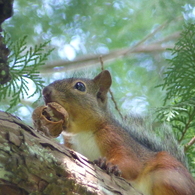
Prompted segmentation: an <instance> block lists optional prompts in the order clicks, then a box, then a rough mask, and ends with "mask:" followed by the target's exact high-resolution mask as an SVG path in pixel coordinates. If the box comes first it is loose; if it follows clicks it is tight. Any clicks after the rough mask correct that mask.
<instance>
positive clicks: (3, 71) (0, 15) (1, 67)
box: [0, 0, 13, 84]
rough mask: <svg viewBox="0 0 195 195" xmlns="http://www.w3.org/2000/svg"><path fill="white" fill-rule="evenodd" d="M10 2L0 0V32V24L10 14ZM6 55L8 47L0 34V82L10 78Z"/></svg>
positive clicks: (2, 82) (10, 0)
mask: <svg viewBox="0 0 195 195" xmlns="http://www.w3.org/2000/svg"><path fill="white" fill-rule="evenodd" d="M12 4H13V0H0V32H1V31H2V29H1V24H2V23H3V22H4V20H6V19H7V18H9V17H11V16H12V12H13V11H12ZM8 55H9V49H8V48H6V45H5V44H4V43H3V40H2V36H1V35H0V84H5V83H7V82H8V81H9V80H10V79H11V76H10V73H9V65H8V63H7V56H8Z"/></svg>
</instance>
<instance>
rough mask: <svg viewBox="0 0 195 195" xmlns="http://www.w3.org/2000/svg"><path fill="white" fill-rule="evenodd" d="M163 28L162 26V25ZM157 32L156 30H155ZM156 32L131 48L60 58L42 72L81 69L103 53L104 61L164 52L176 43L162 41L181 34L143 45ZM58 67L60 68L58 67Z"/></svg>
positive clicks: (96, 62)
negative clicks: (67, 58)
mask: <svg viewBox="0 0 195 195" xmlns="http://www.w3.org/2000/svg"><path fill="white" fill-rule="evenodd" d="M161 28H162V27H161ZM155 32H156V31H155ZM153 34H154V32H153V33H152V34H150V35H147V36H146V37H145V38H144V39H143V40H141V41H140V42H138V43H137V44H136V45H134V46H133V47H131V48H122V49H118V50H112V51H110V52H109V53H107V54H92V55H90V54H88V55H85V56H82V57H78V58H75V60H73V61H67V60H59V61H54V62H51V63H48V64H47V65H45V66H44V67H43V70H42V71H41V73H43V74H45V73H51V72H54V70H53V68H55V72H58V71H59V72H61V71H66V70H72V69H79V68H83V67H88V66H94V65H97V64H99V62H100V59H99V56H100V55H101V58H102V60H103V61H104V62H107V61H114V60H116V59H117V58H122V57H124V56H127V55H130V54H133V53H154V52H163V51H165V50H166V48H173V47H174V44H169V45H166V46H165V45H164V46H163V45H162V43H164V44H165V43H167V42H168V41H171V40H173V39H177V38H178V37H179V36H180V35H179V34H180V32H175V33H173V34H171V35H169V36H167V37H165V38H164V39H162V40H160V41H157V42H154V43H151V44H149V45H141V43H143V42H145V41H146V39H147V38H150V37H151V35H153ZM56 67H58V69H57V68H56Z"/></svg>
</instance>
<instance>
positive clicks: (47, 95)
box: [43, 86, 52, 104]
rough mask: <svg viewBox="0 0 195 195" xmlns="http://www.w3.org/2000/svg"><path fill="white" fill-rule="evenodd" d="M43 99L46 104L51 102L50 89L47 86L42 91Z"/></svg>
mask: <svg viewBox="0 0 195 195" xmlns="http://www.w3.org/2000/svg"><path fill="white" fill-rule="evenodd" d="M43 98H44V101H45V103H46V104H47V103H49V102H51V101H52V87H50V86H47V87H45V88H44V89H43Z"/></svg>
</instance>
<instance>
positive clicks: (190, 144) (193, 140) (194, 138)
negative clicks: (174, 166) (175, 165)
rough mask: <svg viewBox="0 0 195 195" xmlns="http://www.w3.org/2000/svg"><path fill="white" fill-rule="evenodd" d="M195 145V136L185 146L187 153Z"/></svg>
mask: <svg viewBox="0 0 195 195" xmlns="http://www.w3.org/2000/svg"><path fill="white" fill-rule="evenodd" d="M194 143H195V136H194V137H193V138H192V139H191V140H190V141H189V142H188V143H187V144H186V145H185V146H184V150H185V152H186V151H187V150H188V149H189V148H190V147H191V146H192V145H193V144H194Z"/></svg>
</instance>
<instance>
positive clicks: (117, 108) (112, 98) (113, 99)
mask: <svg viewBox="0 0 195 195" xmlns="http://www.w3.org/2000/svg"><path fill="white" fill-rule="evenodd" d="M100 64H101V70H104V62H103V60H102V56H100ZM109 93H110V96H111V100H112V101H113V103H114V106H115V109H116V110H117V112H118V113H119V115H120V117H121V119H122V120H123V115H122V113H121V111H120V109H119V107H118V104H117V102H116V100H115V98H114V95H113V93H112V91H111V89H109Z"/></svg>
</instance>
